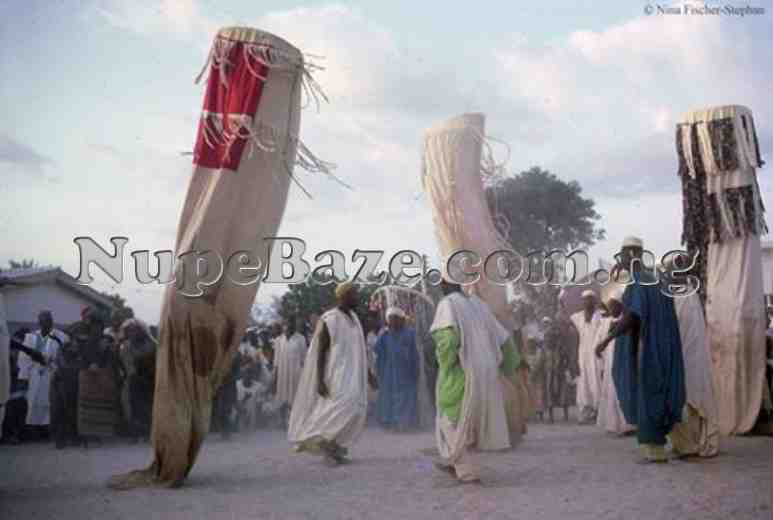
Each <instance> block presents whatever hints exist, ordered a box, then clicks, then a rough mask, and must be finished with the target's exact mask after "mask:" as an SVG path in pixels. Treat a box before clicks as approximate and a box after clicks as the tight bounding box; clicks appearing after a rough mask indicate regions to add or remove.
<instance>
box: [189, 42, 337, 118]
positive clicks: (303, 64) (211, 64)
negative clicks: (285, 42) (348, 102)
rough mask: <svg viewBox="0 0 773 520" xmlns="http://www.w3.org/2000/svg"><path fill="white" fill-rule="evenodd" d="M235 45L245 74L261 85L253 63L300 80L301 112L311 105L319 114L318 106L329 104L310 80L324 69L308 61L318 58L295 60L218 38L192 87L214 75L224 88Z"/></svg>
mask: <svg viewBox="0 0 773 520" xmlns="http://www.w3.org/2000/svg"><path fill="white" fill-rule="evenodd" d="M237 45H241V46H242V52H243V58H244V62H245V64H246V66H247V70H249V72H250V74H252V75H253V76H255V77H256V78H258V79H260V80H261V81H266V77H265V76H263V75H262V74H260V72H259V71H258V70H257V69H256V68H255V67H254V65H253V63H254V62H257V63H259V64H260V65H262V66H264V67H266V68H269V69H271V70H272V71H277V72H283V71H284V72H298V73H299V74H300V77H301V88H302V91H303V102H302V104H301V107H302V108H306V107H308V106H309V104H310V103H312V102H313V103H314V104H315V105H316V107H317V111H318V112H319V107H320V105H321V102H322V101H324V102H325V103H328V102H329V100H328V97H327V96H326V95H325V93H324V92H323V90H322V87H321V85H320V84H319V83H318V82H317V80H316V79H314V74H315V73H317V72H319V71H322V70H325V69H324V67H322V66H320V65H317V64H316V63H314V62H313V61H311V60H314V59H316V60H319V59H321V57H320V56H315V55H311V54H305V55H301V57H300V59H299V58H298V56H295V55H290V54H288V53H286V52H284V51H282V50H280V49H277V48H276V47H274V46H272V45H270V44H268V43H250V42H240V41H235V40H230V39H228V38H225V37H223V36H219V35H218V36H215V41H214V42H213V44H212V49H211V50H210V51H209V56H207V60H206V62H205V63H204V66H203V67H202V69H201V72H199V74H198V75H197V76H196V80H195V83H196V84H199V83H200V82H201V80H202V79H204V80H205V81H206V80H207V79H208V78H209V75H208V74H207V73H211V72H212V71H217V73H218V75H219V79H220V83H221V84H222V85H223V87H225V88H228V74H227V68H228V67H230V66H232V65H233V63H232V62H231V61H230V60H229V59H228V58H229V56H230V55H231V53H232V52H233V49H234V47H235V46H237ZM205 74H206V75H205Z"/></svg>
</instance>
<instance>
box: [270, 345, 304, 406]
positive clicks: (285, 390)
mask: <svg viewBox="0 0 773 520" xmlns="http://www.w3.org/2000/svg"><path fill="white" fill-rule="evenodd" d="M305 357H306V338H304V337H303V336H302V335H301V334H299V333H297V332H296V333H295V334H293V335H292V336H290V338H287V336H285V335H284V334H283V335H282V336H280V338H279V341H277V343H276V350H275V351H274V363H275V365H276V398H277V400H278V401H279V402H280V403H287V404H289V405H292V404H293V401H294V400H295V391H296V389H297V388H298V382H299V381H300V379H301V372H302V371H303V360H304V358H305Z"/></svg>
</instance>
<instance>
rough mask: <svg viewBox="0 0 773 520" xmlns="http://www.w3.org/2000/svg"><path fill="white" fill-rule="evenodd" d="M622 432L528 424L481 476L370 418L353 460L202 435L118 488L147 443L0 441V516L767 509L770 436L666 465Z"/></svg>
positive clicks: (771, 480)
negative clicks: (181, 468)
mask: <svg viewBox="0 0 773 520" xmlns="http://www.w3.org/2000/svg"><path fill="white" fill-rule="evenodd" d="M635 444H636V443H635V440H634V439H633V438H630V437H629V438H615V437H609V436H607V435H606V434H604V433H602V432H600V431H598V430H597V429H595V428H594V427H589V426H577V425H575V424H565V423H562V422H558V423H557V424H555V425H541V424H533V425H530V431H529V434H528V435H527V436H526V437H525V438H524V440H523V442H522V443H521V444H520V445H519V446H518V448H517V449H516V450H514V451H512V452H509V453H505V454H492V455H488V456H486V458H485V459H484V460H483V462H484V466H485V469H484V473H483V477H484V483H483V485H482V486H470V485H465V486H459V485H456V484H455V481H454V480H452V479H451V478H450V477H448V476H446V475H444V474H441V473H438V472H437V470H435V469H434V468H433V466H432V461H433V455H432V452H433V451H434V450H433V446H434V440H433V435H432V434H431V433H417V434H390V433H386V432H383V431H381V430H379V429H378V428H373V427H371V428H369V429H368V430H366V431H365V433H364V434H363V437H362V438H361V440H360V442H359V443H358V444H357V445H356V446H355V448H354V449H353V450H352V455H353V458H354V461H353V462H352V464H350V465H347V466H343V467H339V468H334V469H328V468H326V467H325V466H323V465H322V464H321V461H320V460H319V459H317V458H315V457H313V456H310V455H305V454H304V455H296V454H291V450H290V447H289V445H288V444H287V442H286V440H285V437H284V435H283V433H282V432H280V431H262V432H258V433H256V434H250V435H240V436H238V437H236V438H234V439H233V440H231V441H229V442H225V441H222V440H220V439H219V438H218V437H217V436H212V437H211V438H210V440H209V441H208V442H207V444H206V445H205V446H204V449H203V451H202V454H201V456H200V458H199V460H198V463H197V465H196V467H195V468H194V470H193V472H192V474H191V476H190V478H189V480H188V482H187V485H186V486H185V487H183V488H181V489H177V490H161V489H144V490H135V491H124V492H116V491H111V490H108V489H107V488H106V487H105V482H106V481H107V479H108V477H110V476H111V475H112V474H114V473H118V472H123V471H126V470H129V469H134V468H138V467H141V466H144V465H145V464H146V463H147V461H148V460H149V457H150V450H149V447H148V445H129V444H124V443H122V442H113V443H107V444H104V445H103V446H101V447H91V448H90V449H88V450H84V449H82V448H71V449H69V450H63V451H57V450H55V449H54V448H53V447H52V446H51V445H44V444H31V445H24V446H0V518H2V519H12V518H14V519H24V520H34V519H49V518H50V519H58V520H59V519H70V518H72V519H78V520H86V519H92V518H94V519H103V520H107V519H124V518H125V519H142V520H151V519H165V520H166V519H178V518H179V519H197V518H202V519H208V520H214V519H228V520H232V519H272V518H325V519H327V518H329V519H336V520H343V519H348V518H352V519H355V518H356V519H361V518H362V519H368V518H374V519H375V518H379V519H381V518H383V519H390V520H402V519H419V518H432V519H438V518H439V519H442V520H450V519H454V518H486V519H489V518H518V519H526V518H529V519H530V518H546V519H547V518H550V519H552V518H561V519H568V518H577V519H593V520H598V519H608V518H609V519H611V518H620V519H626V520H632V519H637V518H651V519H657V520H665V519H670V518H674V519H677V518H678V519H680V520H688V519H701V520H706V519H712V518H717V519H723V520H725V519H732V520H742V519H752V518H754V519H757V518H759V519H765V520H770V519H773V439H771V438H770V437H744V438H733V439H728V440H725V441H724V442H723V445H722V454H721V455H720V456H719V457H717V458H715V459H711V460H705V461H700V462H676V461H673V462H670V463H668V464H666V465H646V466H642V465H638V464H635V463H634V460H635V456H636V446H635Z"/></svg>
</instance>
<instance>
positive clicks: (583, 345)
mask: <svg viewBox="0 0 773 520" xmlns="http://www.w3.org/2000/svg"><path fill="white" fill-rule="evenodd" d="M570 319H571V320H572V323H573V324H574V326H575V327H576V328H577V332H578V334H579V336H580V341H579V345H578V353H577V355H578V358H579V362H580V377H579V380H578V382H577V406H578V408H579V409H580V410H582V409H583V408H585V407H588V408H592V409H594V410H598V406H599V395H600V388H601V377H600V376H601V362H600V361H599V359H598V358H597V357H596V345H598V342H599V341H600V340H601V339H602V337H601V336H600V335H599V331H600V330H601V329H602V318H601V314H600V313H599V312H595V313H594V314H593V317H592V318H591V320H590V322H586V321H585V311H579V312H576V313H574V314H572V316H571V318H570Z"/></svg>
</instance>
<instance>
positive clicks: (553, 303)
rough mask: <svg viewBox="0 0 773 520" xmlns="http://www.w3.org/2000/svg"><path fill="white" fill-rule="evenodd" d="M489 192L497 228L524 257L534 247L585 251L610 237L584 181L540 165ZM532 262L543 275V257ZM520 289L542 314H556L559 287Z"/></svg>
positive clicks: (523, 285) (533, 307)
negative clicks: (586, 194) (568, 178)
mask: <svg viewBox="0 0 773 520" xmlns="http://www.w3.org/2000/svg"><path fill="white" fill-rule="evenodd" d="M486 196H487V198H488V203H489V209H490V210H491V213H492V216H493V218H494V222H495V225H496V226H497V229H499V231H500V233H502V234H503V235H504V236H505V238H506V239H507V241H508V242H509V244H510V246H511V247H512V248H513V250H514V251H516V252H517V253H518V254H520V255H522V256H523V257H526V255H529V254H530V253H533V252H535V251H540V252H549V251H553V250H556V249H558V250H561V251H564V252H570V251H572V250H576V249H586V248H588V247H590V246H592V245H593V244H595V243H596V242H597V241H599V240H603V239H604V237H605V231H604V229H603V228H602V227H600V226H599V220H600V219H601V216H600V215H599V214H598V213H597V212H596V209H595V206H596V203H595V201H594V200H593V199H591V198H586V197H583V194H582V188H581V187H580V184H579V183H578V182H577V181H570V182H565V181H563V180H561V179H559V178H558V177H557V176H555V175H554V174H552V173H550V172H549V171H547V170H543V169H542V168H540V167H538V166H535V167H532V168H531V169H529V170H527V171H524V172H521V173H519V174H518V175H515V176H512V177H507V178H505V179H503V180H501V181H499V182H497V183H495V184H493V185H491V186H488V187H487V188H486ZM531 260H533V262H532V267H531V268H532V269H533V270H536V271H533V272H538V273H541V270H542V266H541V263H542V258H541V257H536V256H535V257H533V258H532V259H531ZM523 267H524V268H526V267H527V266H525V265H524V266H523ZM526 272H527V271H524V273H526ZM525 276H526V274H524V278H525ZM522 280H523V278H522ZM518 287H519V289H520V292H521V294H522V295H523V296H524V297H525V301H528V302H530V303H531V305H530V306H531V307H532V310H533V311H534V313H535V314H536V317H537V318H540V317H542V316H553V315H555V313H556V311H557V308H556V307H557V295H558V291H559V288H558V287H556V286H555V285H541V286H538V287H532V286H530V285H529V284H526V283H520V284H519V286H518Z"/></svg>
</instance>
